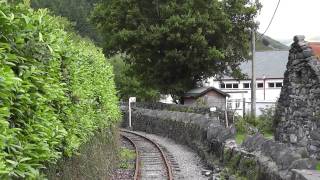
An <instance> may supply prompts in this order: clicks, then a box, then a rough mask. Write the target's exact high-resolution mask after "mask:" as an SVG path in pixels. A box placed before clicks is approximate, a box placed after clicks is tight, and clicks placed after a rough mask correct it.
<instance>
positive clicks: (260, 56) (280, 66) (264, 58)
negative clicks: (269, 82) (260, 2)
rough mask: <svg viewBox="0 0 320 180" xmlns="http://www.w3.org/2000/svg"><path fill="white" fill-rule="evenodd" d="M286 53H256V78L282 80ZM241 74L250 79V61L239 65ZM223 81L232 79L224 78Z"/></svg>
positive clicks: (286, 60) (287, 54)
mask: <svg viewBox="0 0 320 180" xmlns="http://www.w3.org/2000/svg"><path fill="white" fill-rule="evenodd" d="M288 56H289V52H288V51H263V52H256V66H255V67H256V78H257V79H262V78H264V77H265V78H283V77H284V76H283V75H284V72H285V71H286V65H287V62H288ZM240 68H241V70H242V73H245V74H247V75H248V77H249V79H250V77H251V61H246V62H243V63H242V64H241V65H240ZM223 79H234V78H231V77H224V78H223Z"/></svg>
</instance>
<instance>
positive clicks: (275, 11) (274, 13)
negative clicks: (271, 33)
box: [258, 0, 281, 39]
mask: <svg viewBox="0 0 320 180" xmlns="http://www.w3.org/2000/svg"><path fill="white" fill-rule="evenodd" d="M280 1H281V0H279V1H278V4H277V7H276V9H275V10H274V12H273V15H272V17H271V20H270V22H269V24H268V26H267V28H266V30H265V31H264V32H263V33H262V34H261V35H260V36H259V38H258V39H261V37H263V36H264V35H265V34H266V32H267V31H268V30H269V27H270V26H271V24H272V21H273V19H274V17H275V15H276V13H277V11H278V8H279V5H280Z"/></svg>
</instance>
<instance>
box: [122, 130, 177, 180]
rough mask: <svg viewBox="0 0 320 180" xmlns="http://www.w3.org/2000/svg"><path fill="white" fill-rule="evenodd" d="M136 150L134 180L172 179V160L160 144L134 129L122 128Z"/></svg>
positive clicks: (123, 135)
mask: <svg viewBox="0 0 320 180" xmlns="http://www.w3.org/2000/svg"><path fill="white" fill-rule="evenodd" d="M120 134H121V136H122V137H123V138H125V139H126V140H128V141H129V142H130V143H131V144H132V145H133V146H134V147H135V151H136V167H135V175H134V180H150V179H155V180H172V179H173V175H172V169H171V166H170V162H169V160H168V159H167V157H166V155H165V154H164V152H163V150H162V149H161V148H160V146H159V145H158V144H157V143H155V142H154V141H152V140H151V139H149V138H147V137H145V136H142V135H140V134H137V133H135V132H132V131H128V130H124V129H121V130H120Z"/></svg>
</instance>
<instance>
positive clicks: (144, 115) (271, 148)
mask: <svg viewBox="0 0 320 180" xmlns="http://www.w3.org/2000/svg"><path fill="white" fill-rule="evenodd" d="M124 119H125V121H126V120H127V113H125V115H124ZM217 119H218V118H217V117H208V116H205V115H201V114H196V113H186V112H175V111H166V110H155V109H143V108H134V111H133V113H132V122H133V130H137V131H144V132H148V133H153V134H158V135H161V136H164V137H169V138H171V139H173V140H175V141H176V142H178V143H181V144H185V145H188V146H189V147H191V148H192V149H194V150H195V151H196V152H197V153H198V154H199V155H200V156H201V157H202V158H203V159H204V160H205V161H206V163H207V164H208V165H209V166H211V167H213V166H215V165H216V164H217V163H220V164H221V165H223V166H225V167H228V168H229V169H230V170H231V171H232V172H231V173H234V174H239V175H241V176H243V177H247V179H250V180H251V179H259V180H278V179H291V178H292V177H293V173H292V171H291V169H314V168H315V166H316V161H314V160H312V159H309V158H308V152H307V150H306V149H305V148H294V147H291V146H289V145H287V144H283V143H279V142H275V141H273V140H269V139H266V138H264V137H263V136H262V135H259V134H257V135H255V136H252V137H248V138H247V139H246V140H245V142H244V143H243V145H242V146H240V145H237V144H236V143H235V140H234V133H235V132H234V130H232V129H229V128H225V127H224V126H223V125H221V124H220V122H219V121H218V120H217Z"/></svg>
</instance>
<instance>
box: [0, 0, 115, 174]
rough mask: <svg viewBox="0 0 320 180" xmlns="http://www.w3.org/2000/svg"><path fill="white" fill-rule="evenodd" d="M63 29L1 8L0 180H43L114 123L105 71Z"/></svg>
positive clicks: (23, 9) (41, 14) (0, 0)
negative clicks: (52, 166) (47, 169)
mask: <svg viewBox="0 0 320 180" xmlns="http://www.w3.org/2000/svg"><path fill="white" fill-rule="evenodd" d="M69 26H70V25H69V23H68V22H67V21H66V20H64V19H63V18H59V17H53V16H51V15H49V14H48V12H47V11H46V10H37V11H34V10H32V9H30V8H29V7H28V5H23V4H18V5H10V4H8V3H7V2H6V1H4V0H0V139H1V141H0V179H9V178H10V179H11V178H29V179H35V178H40V177H42V176H43V174H42V173H41V169H44V168H45V166H46V165H48V164H53V163H56V161H57V160H58V159H60V158H61V157H71V156H72V155H73V154H75V152H77V150H78V149H79V147H80V146H81V145H83V144H85V143H86V142H88V141H89V140H91V139H92V137H93V136H94V133H95V132H99V131H102V130H104V129H106V128H109V127H110V126H113V125H114V124H115V123H116V122H117V121H118V119H119V118H120V113H119V108H118V105H117V104H118V102H117V101H118V99H117V97H116V96H115V87H114V86H115V85H114V82H113V72H112V67H111V65H110V64H109V63H108V62H107V61H106V59H105V57H104V55H103V53H102V50H101V49H98V48H96V47H95V46H94V45H93V43H91V42H90V41H88V40H84V39H82V38H80V37H78V36H76V35H75V34H73V33H69V32H67V31H66V30H65V29H66V28H69Z"/></svg>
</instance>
